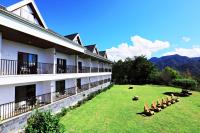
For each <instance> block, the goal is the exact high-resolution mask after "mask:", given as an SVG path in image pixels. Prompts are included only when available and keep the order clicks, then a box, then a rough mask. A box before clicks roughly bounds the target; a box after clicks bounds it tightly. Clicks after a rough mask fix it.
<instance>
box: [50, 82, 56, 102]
mask: <svg viewBox="0 0 200 133" xmlns="http://www.w3.org/2000/svg"><path fill="white" fill-rule="evenodd" d="M50 82H51V83H50V89H51V103H52V102H53V100H54V99H55V96H56V94H55V91H56V88H55V81H50Z"/></svg>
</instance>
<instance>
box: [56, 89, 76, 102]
mask: <svg viewBox="0 0 200 133" xmlns="http://www.w3.org/2000/svg"><path fill="white" fill-rule="evenodd" d="M75 94H76V87H70V88H67V89H65V91H64V92H53V93H52V97H53V102H55V101H58V100H61V99H63V98H67V97H69V96H72V95H75Z"/></svg>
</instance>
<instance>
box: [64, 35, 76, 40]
mask: <svg viewBox="0 0 200 133" xmlns="http://www.w3.org/2000/svg"><path fill="white" fill-rule="evenodd" d="M77 35H78V33H74V34H70V35H66V36H65V37H66V38H68V39H70V40H74V38H75V37H76V36H77Z"/></svg>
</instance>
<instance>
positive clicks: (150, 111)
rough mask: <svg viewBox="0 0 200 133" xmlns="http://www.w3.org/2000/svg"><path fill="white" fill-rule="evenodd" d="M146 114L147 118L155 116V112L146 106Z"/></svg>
mask: <svg viewBox="0 0 200 133" xmlns="http://www.w3.org/2000/svg"><path fill="white" fill-rule="evenodd" d="M144 114H145V115H147V116H151V115H154V111H152V110H150V109H149V107H148V105H147V104H145V105H144Z"/></svg>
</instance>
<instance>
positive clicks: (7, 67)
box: [0, 59, 53, 75]
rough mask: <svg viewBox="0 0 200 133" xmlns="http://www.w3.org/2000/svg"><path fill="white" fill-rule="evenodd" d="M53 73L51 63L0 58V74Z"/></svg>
mask: <svg viewBox="0 0 200 133" xmlns="http://www.w3.org/2000/svg"><path fill="white" fill-rule="evenodd" d="M22 74H53V64H51V63H41V62H36V63H35V62H20V63H19V61H17V60H7V59H0V75H22Z"/></svg>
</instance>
